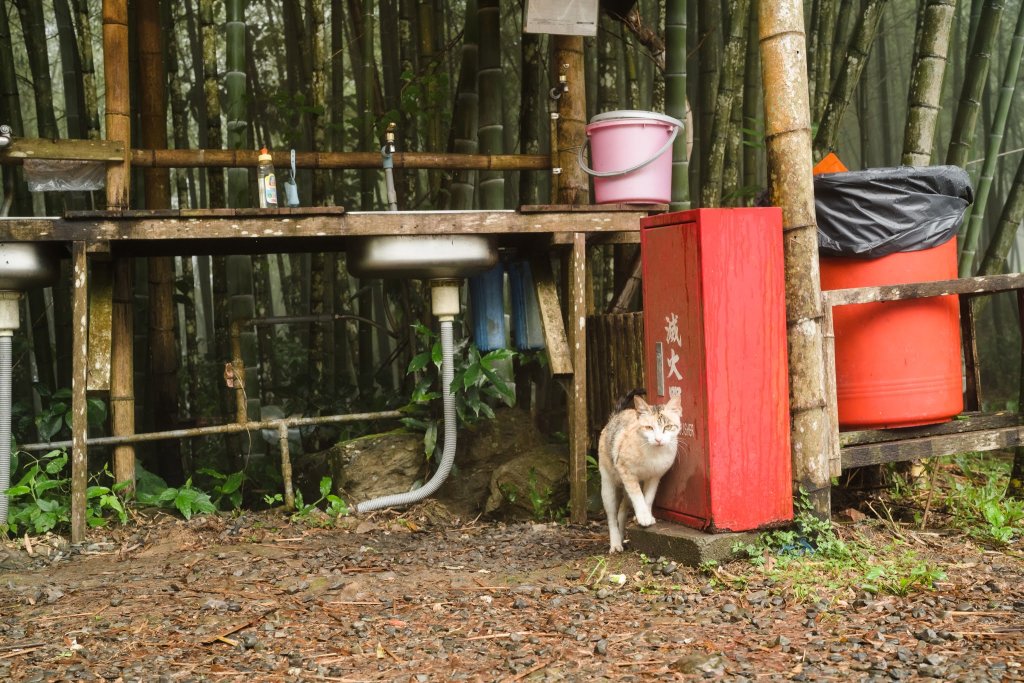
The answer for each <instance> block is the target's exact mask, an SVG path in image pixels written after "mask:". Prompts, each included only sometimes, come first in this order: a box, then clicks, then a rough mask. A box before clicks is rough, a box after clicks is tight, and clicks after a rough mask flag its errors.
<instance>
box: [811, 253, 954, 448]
mask: <svg viewBox="0 0 1024 683" xmlns="http://www.w3.org/2000/svg"><path fill="white" fill-rule="evenodd" d="M956 277H957V264H956V239H955V238H954V239H952V240H950V241H949V242H946V243H945V244H941V245H939V246H937V247H932V248H931V249H923V250H920V251H908V252H899V253H896V254H890V255H888V256H883V257H882V258H877V259H855V258H838V257H830V256H822V257H821V288H822V289H825V290H830V289H845V288H847V287H873V286H878V285H896V284H904V283H908V282H931V281H934V280H949V279H954V278H956ZM833 321H834V325H835V356H836V389H837V394H838V401H839V425H840V427H842V428H844V429H883V428H891V427H910V426H914V425H923V424H932V423H935V422H945V421H947V420H949V419H951V418H952V417H953V416H955V415H957V414H959V413H960V412H961V411H963V394H962V391H961V387H962V380H961V376H960V348H961V344H960V302H959V299H958V298H957V297H956V296H955V295H950V296H942V297H933V298H928V299H909V300H906V301H887V302H882V303H872V304H855V305H848V306H836V307H835V308H834V309H833Z"/></svg>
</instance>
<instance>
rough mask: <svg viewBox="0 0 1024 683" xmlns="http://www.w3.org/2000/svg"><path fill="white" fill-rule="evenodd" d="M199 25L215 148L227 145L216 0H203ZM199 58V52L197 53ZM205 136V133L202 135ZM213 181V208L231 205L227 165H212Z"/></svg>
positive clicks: (210, 136)
mask: <svg viewBox="0 0 1024 683" xmlns="http://www.w3.org/2000/svg"><path fill="white" fill-rule="evenodd" d="M199 27H200V37H201V41H202V49H203V95H204V98H203V101H204V102H205V107H204V108H203V109H204V110H205V113H206V131H205V138H206V144H207V146H208V147H210V148H211V149H221V148H222V147H223V146H224V136H223V135H222V133H221V126H220V83H219V80H218V78H217V76H218V75H219V70H218V66H217V65H218V61H217V45H218V44H219V43H220V42H221V39H220V38H219V36H218V30H217V23H216V16H215V14H214V2H213V0H199ZM193 58H195V55H193ZM200 140H202V137H200ZM207 179H208V184H209V190H208V192H209V197H210V199H209V203H208V206H210V207H213V208H223V207H225V206H227V202H226V195H225V192H224V169H223V168H217V167H215V166H214V167H211V168H210V170H209V171H208V172H207Z"/></svg>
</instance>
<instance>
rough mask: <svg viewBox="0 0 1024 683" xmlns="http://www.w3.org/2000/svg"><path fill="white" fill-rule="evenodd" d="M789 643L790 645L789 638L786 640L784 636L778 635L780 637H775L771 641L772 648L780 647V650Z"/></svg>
mask: <svg viewBox="0 0 1024 683" xmlns="http://www.w3.org/2000/svg"><path fill="white" fill-rule="evenodd" d="M789 643H790V640H789V638H787V637H786V636H784V635H781V634H780V635H777V636H775V638H774V639H773V640H772V647H782V648H784V647H788V646H789Z"/></svg>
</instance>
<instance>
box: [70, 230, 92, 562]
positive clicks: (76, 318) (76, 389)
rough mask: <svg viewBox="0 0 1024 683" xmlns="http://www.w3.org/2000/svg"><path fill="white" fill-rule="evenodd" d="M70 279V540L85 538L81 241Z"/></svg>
mask: <svg viewBox="0 0 1024 683" xmlns="http://www.w3.org/2000/svg"><path fill="white" fill-rule="evenodd" d="M71 278H72V282H74V288H73V294H72V297H73V299H72V303H71V319H72V332H71V334H72V336H73V340H72V344H71V348H72V349H73V354H74V355H73V357H72V359H71V542H72V543H81V542H82V541H83V540H85V530H86V523H85V506H86V497H85V493H86V489H87V487H88V477H89V460H88V455H87V451H86V445H85V444H86V439H87V436H88V434H87V430H88V424H89V422H88V410H87V404H86V400H85V387H86V371H87V366H88V361H89V358H88V350H87V347H86V344H87V336H88V332H89V311H88V299H87V296H86V293H87V292H88V286H89V277H88V269H87V263H86V251H85V243H84V242H75V243H74V245H72V271H71Z"/></svg>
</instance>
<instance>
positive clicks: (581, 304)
mask: <svg viewBox="0 0 1024 683" xmlns="http://www.w3.org/2000/svg"><path fill="white" fill-rule="evenodd" d="M586 290H587V241H586V235H585V234H584V233H582V232H577V233H575V234H574V235H573V240H572V252H570V254H569V349H570V353H571V354H572V370H573V372H572V381H571V388H570V389H569V396H568V402H569V518H570V520H571V521H572V522H573V524H583V523H584V522H586V521H587V447H588V445H589V444H588V441H589V439H588V436H589V431H588V429H587V328H586V323H587V294H586Z"/></svg>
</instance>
